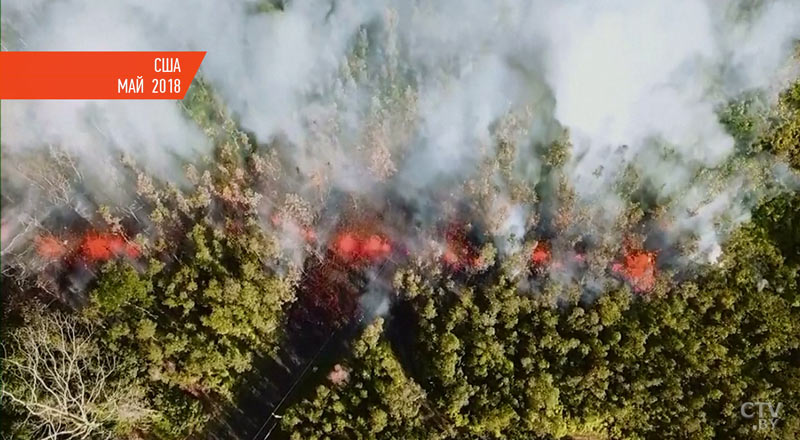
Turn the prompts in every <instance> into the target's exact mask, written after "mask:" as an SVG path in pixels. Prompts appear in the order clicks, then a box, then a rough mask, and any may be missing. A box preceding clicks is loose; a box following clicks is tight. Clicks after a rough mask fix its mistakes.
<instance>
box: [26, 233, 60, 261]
mask: <svg viewBox="0 0 800 440" xmlns="http://www.w3.org/2000/svg"><path fill="white" fill-rule="evenodd" d="M34 241H35V243H36V253H38V254H39V256H41V257H42V258H45V259H48V260H57V259H59V258H61V257H63V256H64V255H66V254H67V247H66V246H65V245H64V243H62V242H61V241H59V240H58V239H57V238H56V237H54V236H52V235H42V236H39V237H36V239H35V240H34Z"/></svg>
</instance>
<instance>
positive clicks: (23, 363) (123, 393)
mask: <svg viewBox="0 0 800 440" xmlns="http://www.w3.org/2000/svg"><path fill="white" fill-rule="evenodd" d="M32 315H33V316H32V317H31V319H30V320H29V321H30V322H29V323H28V325H26V326H23V327H21V328H19V329H18V330H15V331H14V332H13V333H12V334H11V335H10V337H9V338H8V339H7V340H6V341H5V342H4V344H3V349H4V354H5V355H4V360H3V363H4V372H3V379H2V392H1V394H0V395H1V396H2V399H4V400H5V402H3V404H7V403H10V404H11V405H12V406H13V407H16V408H17V409H18V410H20V412H22V413H24V414H25V420H24V421H23V422H22V423H23V424H25V425H26V427H27V428H30V429H31V431H32V432H34V433H36V434H38V435H40V436H41V438H42V439H44V440H51V439H52V440H55V439H94V438H98V439H109V438H112V437H115V438H117V437H118V435H119V434H120V431H124V430H126V429H130V428H132V427H135V426H137V425H140V424H142V423H144V422H146V420H147V419H148V418H149V417H150V416H151V415H152V412H151V410H149V409H147V408H146V406H145V404H144V400H143V395H142V391H141V387H138V386H136V385H135V383H133V382H132V381H129V380H128V381H126V380H123V379H122V378H121V377H120V371H119V370H118V368H117V361H116V359H115V358H114V357H111V356H108V355H106V354H104V353H102V352H101V351H100V350H99V348H98V346H97V344H96V343H95V342H94V340H93V339H92V329H91V328H88V327H86V326H83V325H82V324H81V323H79V322H78V321H77V319H76V318H75V317H73V316H71V315H67V314H63V313H43V312H42V311H41V310H37V313H33V314H32Z"/></svg>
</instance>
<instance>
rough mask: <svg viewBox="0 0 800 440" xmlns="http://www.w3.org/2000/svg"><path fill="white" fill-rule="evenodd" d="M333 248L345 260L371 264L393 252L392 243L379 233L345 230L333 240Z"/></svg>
mask: <svg viewBox="0 0 800 440" xmlns="http://www.w3.org/2000/svg"><path fill="white" fill-rule="evenodd" d="M331 250H333V252H334V253H335V254H336V256H337V257H339V258H341V259H342V260H344V261H347V262H350V263H366V264H371V263H376V262H380V261H383V260H384V259H386V258H387V257H388V256H389V254H391V252H392V245H391V244H390V242H389V240H388V239H387V238H386V237H383V236H381V235H379V234H369V235H366V234H359V233H357V232H351V231H344V232H340V233H339V234H338V235H337V236H336V238H335V239H334V240H333V244H332V246H331Z"/></svg>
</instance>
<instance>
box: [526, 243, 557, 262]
mask: <svg viewBox="0 0 800 440" xmlns="http://www.w3.org/2000/svg"><path fill="white" fill-rule="evenodd" d="M551 257H552V252H551V250H550V244H549V243H547V242H545V241H539V242H537V243H536V246H534V247H533V250H532V251H531V263H533V264H534V265H537V266H544V265H547V264H548V263H550V259H551Z"/></svg>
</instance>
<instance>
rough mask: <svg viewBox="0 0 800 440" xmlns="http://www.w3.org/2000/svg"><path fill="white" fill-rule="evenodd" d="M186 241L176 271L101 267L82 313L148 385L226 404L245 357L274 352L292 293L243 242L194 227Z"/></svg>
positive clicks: (152, 267) (247, 364) (247, 365)
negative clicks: (139, 366)
mask: <svg viewBox="0 0 800 440" xmlns="http://www.w3.org/2000/svg"><path fill="white" fill-rule="evenodd" d="M186 239H187V243H186V248H188V249H191V251H190V252H189V253H187V254H186V255H183V256H182V260H183V263H182V264H178V265H175V266H170V267H165V266H164V265H163V264H161V263H159V262H155V261H153V262H151V263H150V266H149V270H148V271H147V272H146V273H144V274H139V273H138V272H137V271H136V270H135V269H133V268H132V267H131V266H130V265H128V264H127V263H122V262H114V263H111V264H110V265H109V266H107V267H106V268H104V270H103V273H102V275H101V278H100V281H99V282H98V285H97V288H95V289H94V290H93V291H92V293H91V295H90V297H91V304H90V306H89V307H87V309H86V310H85V314H86V316H88V317H90V318H92V319H95V320H97V321H98V322H100V323H102V324H103V325H104V328H105V329H106V332H104V334H103V339H104V342H105V343H106V344H107V345H108V347H109V348H110V349H112V350H115V351H126V350H132V352H133V353H135V354H136V356H140V357H141V358H142V359H143V361H144V365H145V366H146V369H147V372H148V374H149V377H150V378H151V379H152V380H156V381H162V382H164V383H166V384H169V385H174V386H178V387H180V388H181V389H183V390H185V391H188V392H191V393H193V394H195V395H203V394H211V395H214V394H218V395H221V396H223V397H228V396H230V392H231V389H232V387H233V386H234V385H235V383H236V378H237V374H239V373H242V372H244V371H246V370H248V369H250V367H251V362H252V358H253V356H254V355H255V354H258V353H268V352H270V351H271V350H273V349H274V347H275V344H276V343H277V341H278V337H279V335H280V333H279V329H280V328H281V325H282V320H283V306H284V304H286V303H287V302H289V301H291V300H292V299H293V291H292V289H291V285H290V284H288V283H287V282H285V281H284V280H283V279H281V278H278V277H276V276H275V275H272V274H271V273H270V272H269V271H268V270H267V269H266V268H265V267H264V263H262V261H261V259H260V255H259V253H258V252H257V250H258V247H257V246H249V244H250V243H249V242H248V241H247V240H242V239H240V238H231V237H228V236H226V235H224V234H223V233H221V232H220V231H218V230H215V229H213V228H210V227H207V226H203V225H202V224H197V225H195V227H194V228H193V229H192V230H191V231H190V232H189V233H188V234H187V237H186ZM255 243H256V244H257V240H256V242H255Z"/></svg>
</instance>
